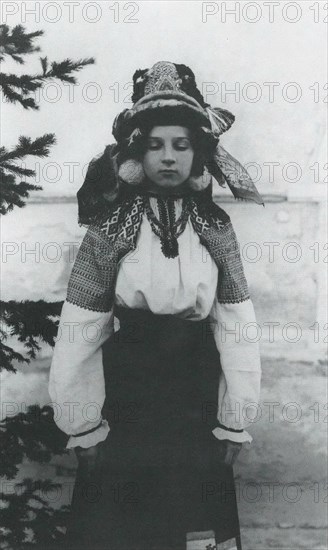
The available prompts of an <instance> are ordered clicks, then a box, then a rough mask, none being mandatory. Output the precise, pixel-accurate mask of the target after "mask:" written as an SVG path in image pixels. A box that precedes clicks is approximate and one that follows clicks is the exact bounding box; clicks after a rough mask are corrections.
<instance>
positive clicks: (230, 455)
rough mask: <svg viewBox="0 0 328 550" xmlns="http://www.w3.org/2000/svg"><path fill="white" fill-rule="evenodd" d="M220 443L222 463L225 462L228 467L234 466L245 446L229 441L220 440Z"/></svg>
mask: <svg viewBox="0 0 328 550" xmlns="http://www.w3.org/2000/svg"><path fill="white" fill-rule="evenodd" d="M219 443H220V446H219V449H220V451H219V458H220V460H221V462H224V464H226V465H227V466H233V465H234V463H235V462H236V459H237V457H238V455H239V453H240V451H241V448H242V446H243V444H242V443H236V442H235V441H230V440H229V439H224V440H222V441H221V440H220V441H219Z"/></svg>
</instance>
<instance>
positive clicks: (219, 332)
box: [210, 298, 261, 443]
mask: <svg viewBox="0 0 328 550" xmlns="http://www.w3.org/2000/svg"><path fill="white" fill-rule="evenodd" d="M210 316H211V321H212V323H211V324H212V327H213V334H214V339H215V343H216V346H217V348H218V351H219V352H220V358H221V367H222V374H221V378H220V384H219V392H218V416H217V418H218V427H217V428H215V430H214V435H215V436H216V437H217V438H218V439H230V440H231V441H235V442H238V443H244V442H246V441H249V442H251V441H252V438H251V436H250V435H249V434H248V433H247V431H245V430H244V428H245V427H247V426H249V425H250V424H251V423H252V420H253V419H254V416H256V407H257V405H258V402H259V395H260V382H261V362H260V353H259V344H258V342H256V341H255V342H252V341H251V335H249V338H247V334H246V330H245V326H246V325H247V324H248V323H256V318H255V313H254V308H253V304H252V302H251V300H250V299H248V300H245V301H243V302H241V303H230V304H221V303H219V302H218V300H217V298H216V299H215V302H214V304H213V307H212V310H211V313H210ZM248 326H251V325H248ZM245 336H246V338H245ZM254 413H255V414H254Z"/></svg>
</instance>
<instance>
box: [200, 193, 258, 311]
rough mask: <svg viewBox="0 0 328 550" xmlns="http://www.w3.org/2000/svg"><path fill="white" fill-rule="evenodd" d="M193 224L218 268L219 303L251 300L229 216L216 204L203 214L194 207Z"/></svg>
mask: <svg viewBox="0 0 328 550" xmlns="http://www.w3.org/2000/svg"><path fill="white" fill-rule="evenodd" d="M191 221H192V224H193V227H194V229H195V231H196V232H197V233H198V235H199V238H200V241H201V243H202V244H203V245H204V246H205V247H206V248H207V250H208V251H209V253H210V255H211V257H212V258H213V259H214V261H215V263H216V265H217V266H218V269H219V276H218V286H217V299H218V301H219V302H220V303H223V304H224V303H239V302H243V301H245V300H248V299H249V297H250V296H249V291H248V284H247V280H246V277H245V273H244V267H243V264H242V260H241V256H240V250H239V244H238V241H237V237H236V234H235V231H234V229H233V226H232V223H231V221H230V217H229V216H228V214H227V213H226V212H225V211H224V210H223V209H222V208H220V207H219V206H217V205H216V204H214V203H213V205H212V206H211V207H210V208H208V207H207V208H206V210H205V209H204V211H203V212H202V209H201V208H198V205H197V204H195V205H194V208H193V209H192V213H191Z"/></svg>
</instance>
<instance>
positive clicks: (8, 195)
mask: <svg viewBox="0 0 328 550" xmlns="http://www.w3.org/2000/svg"><path fill="white" fill-rule="evenodd" d="M0 189H1V194H0V214H2V215H3V216H4V215H5V214H8V212H11V211H12V210H13V208H14V206H17V207H18V208H24V206H26V202H25V201H24V200H22V197H24V198H29V196H30V194H29V192H28V191H42V189H43V188H42V187H41V186H40V185H32V184H31V183H27V182H25V181H21V182H20V183H18V184H16V183H15V178H14V177H13V176H12V175H6V176H4V175H3V174H1V171H0Z"/></svg>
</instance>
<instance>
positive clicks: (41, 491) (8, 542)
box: [0, 25, 94, 550]
mask: <svg viewBox="0 0 328 550" xmlns="http://www.w3.org/2000/svg"><path fill="white" fill-rule="evenodd" d="M42 35H43V31H41V30H40V31H36V32H33V33H28V32H27V31H26V29H25V28H24V27H23V26H21V25H17V26H15V27H14V28H10V27H9V26H7V25H0V61H1V64H2V65H3V64H4V63H5V61H6V59H8V58H11V59H12V60H14V61H15V62H16V63H18V64H19V65H24V64H25V61H26V57H27V56H28V55H31V54H36V53H37V52H39V51H40V46H39V45H38V44H37V39H39V38H40V37H41V36H42ZM93 63H94V59H93V58H86V59H80V60H78V61H72V60H71V59H65V60H64V61H61V62H56V61H53V62H51V63H50V62H49V61H48V59H47V57H40V72H38V73H37V74H22V75H20V76H18V75H15V74H11V73H5V72H1V73H0V91H1V95H2V105H4V104H5V103H6V102H10V103H12V104H17V106H18V107H19V108H23V109H32V110H35V111H37V110H38V109H39V105H38V104H37V102H36V99H35V94H36V92H37V90H39V89H40V88H41V87H42V86H43V85H44V83H45V82H47V81H50V80H54V79H56V80H59V81H62V82H69V83H72V84H74V83H76V77H75V76H74V73H76V72H77V71H80V70H81V69H83V68H84V67H85V66H87V65H90V64H93ZM2 110H3V109H2ZM55 142H56V138H55V135H54V134H53V133H47V134H44V135H43V136H41V137H38V138H36V139H31V138H30V137H26V136H19V137H18V139H17V145H16V146H14V147H11V148H6V147H4V146H2V147H0V213H1V214H2V215H6V214H8V213H11V212H12V211H13V209H14V208H15V207H16V208H22V207H25V206H26V199H28V198H29V196H30V192H32V191H37V190H38V191H39V190H42V187H41V186H37V185H33V184H31V183H30V182H29V181H28V178H31V177H33V176H35V171H34V170H31V169H28V168H26V167H25V166H24V165H22V162H23V160H24V159H26V158H28V157H39V158H42V157H48V155H49V154H50V150H51V147H52V146H53V145H54V144H55ZM62 305H63V302H51V303H49V302H45V301H44V300H39V301H36V302H34V301H31V300H24V301H20V302H16V301H14V300H9V301H2V302H0V372H1V371H7V372H10V373H11V374H14V373H16V372H17V367H16V365H17V363H21V364H24V366H26V368H28V365H29V364H30V363H31V360H34V359H36V358H37V353H38V352H39V351H40V349H41V344H42V343H47V344H49V345H50V346H54V343H55V340H54V339H55V336H56V334H57V330H58V323H59V321H58V317H59V315H60V312H61V308H62ZM56 318H57V320H54V319H56ZM8 336H11V337H16V338H17V340H18V341H19V342H21V343H23V347H24V350H26V352H25V353H22V352H21V351H17V350H15V349H14V348H13V347H11V345H7V343H6V342H7V341H8ZM15 363H16V365H15ZM17 405H18V404H17ZM53 414H54V412H53V409H52V408H51V407H50V406H44V407H42V408H40V407H39V406H38V405H33V406H30V407H27V409H26V410H24V411H19V412H18V413H17V414H16V415H13V414H10V415H7V416H5V417H4V418H3V419H2V421H1V422H0V479H1V480H2V487H1V488H0V510H1V514H0V516H1V520H0V537H1V540H2V544H1V548H8V550H11V549H12V550H23V549H26V548H33V549H35V550H41V549H42V550H46V549H47V548H51V545H52V543H55V541H60V538H61V536H62V535H63V532H64V529H63V527H65V522H66V516H67V512H68V508H67V507H66V506H63V507H62V508H60V509H58V510H54V509H53V508H52V507H51V506H50V505H49V502H48V501H47V498H46V494H47V492H48V491H49V490H51V489H53V490H56V489H58V484H55V483H53V481H52V480H42V481H38V480H32V479H30V478H25V479H24V480H23V481H22V482H21V483H20V484H15V482H14V481H13V482H11V488H14V490H10V491H8V490H7V491H6V490H3V489H4V488H5V486H6V487H8V480H14V479H15V477H16V475H17V473H18V472H19V465H20V464H21V463H22V462H23V460H26V459H27V460H31V461H36V462H38V463H47V462H49V461H50V460H51V458H52V457H53V456H54V455H60V454H63V453H65V452H67V451H66V450H65V438H66V437H67V436H65V434H63V432H61V431H60V430H59V429H58V428H57V426H56V424H55V422H54V419H53Z"/></svg>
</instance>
